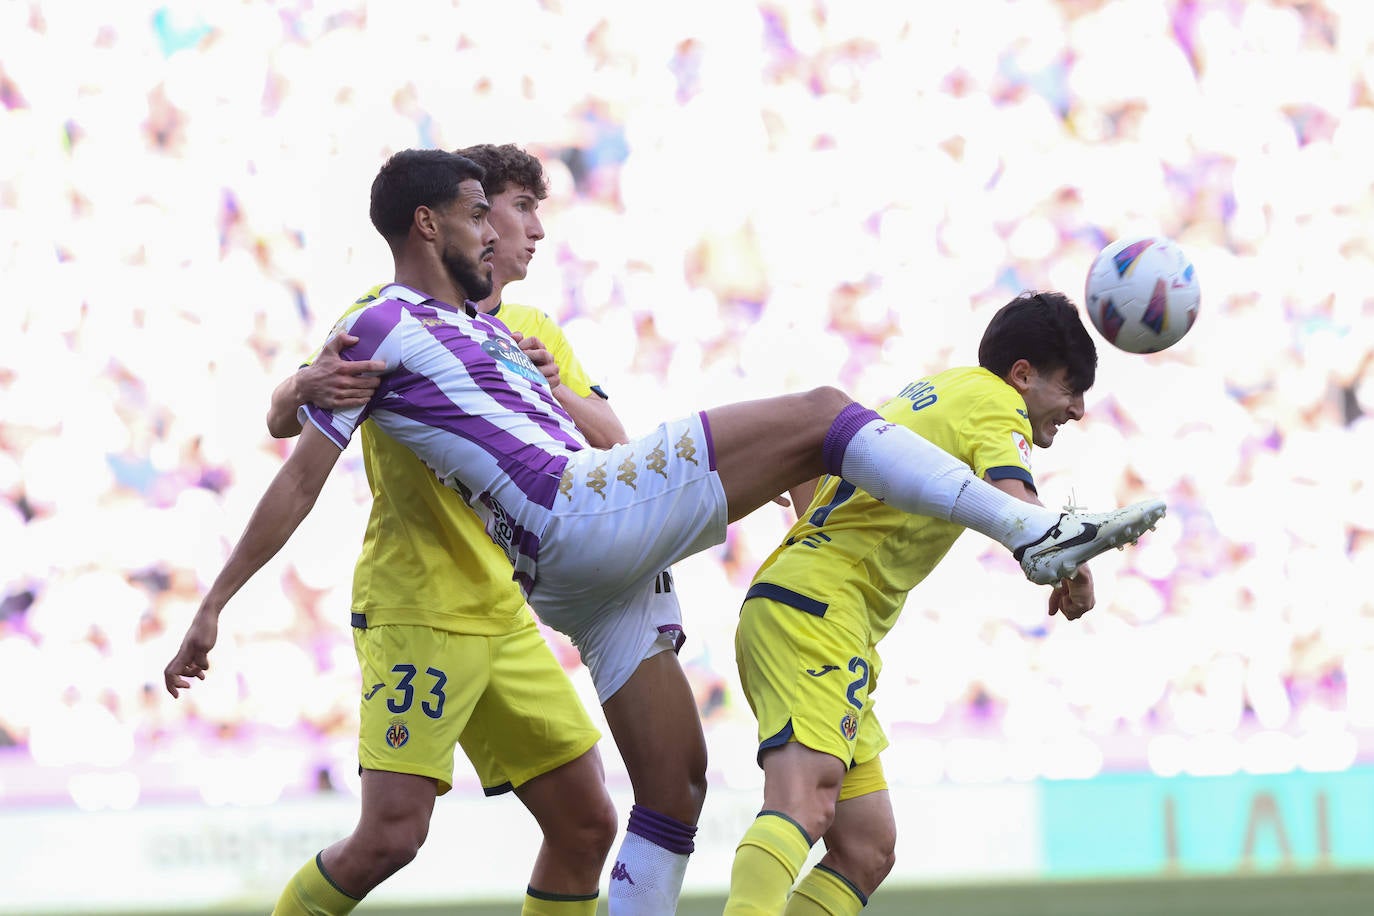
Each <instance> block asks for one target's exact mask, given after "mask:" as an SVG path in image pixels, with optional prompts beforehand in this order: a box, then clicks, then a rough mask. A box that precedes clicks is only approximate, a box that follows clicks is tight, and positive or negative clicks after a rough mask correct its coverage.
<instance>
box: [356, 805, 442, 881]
mask: <svg viewBox="0 0 1374 916" xmlns="http://www.w3.org/2000/svg"><path fill="white" fill-rule="evenodd" d="M428 835H429V822H428V820H425V819H419V820H412V821H398V822H395V823H391V824H386V825H384V826H383V827H381V828H380V829H377V830H369V831H367V832H366V833H364V834H363V836H362V837H358V835H357V834H356V833H355V834H354V836H355V838H358V839H362V840H363V843H364V844H365V846H366V855H367V857H368V858H369V859H370V860H371V861H372V862H373V863H375V868H376V869H377V871H378V872H379V873H380V874H381V875H382V876H383V877H388V876H390V875H394V874H395V873H396V872H398V871H400V870H401V869H402V868H405V867H406V866H407V865H409V864H410V863H411V862H412V861H413V860H414V859H415V856H416V855H417V854H418V853H419V852H420V847H421V846H423V845H424V843H425V838H426V837H427V836H428Z"/></svg>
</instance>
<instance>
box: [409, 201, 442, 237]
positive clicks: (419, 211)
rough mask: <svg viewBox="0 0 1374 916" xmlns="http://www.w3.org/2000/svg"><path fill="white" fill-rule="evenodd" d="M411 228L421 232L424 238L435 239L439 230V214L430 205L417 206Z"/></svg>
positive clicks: (412, 217)
mask: <svg viewBox="0 0 1374 916" xmlns="http://www.w3.org/2000/svg"><path fill="white" fill-rule="evenodd" d="M411 228H412V229H415V230H416V231H417V232H419V233H420V236H421V237H422V238H424V239H426V240H430V239H433V238H434V237H435V236H436V235H437V234H438V232H439V217H438V214H436V213H435V212H434V211H433V210H432V209H431V208H429V207H425V206H420V207H416V208H415V213H414V214H413V215H412V216H411Z"/></svg>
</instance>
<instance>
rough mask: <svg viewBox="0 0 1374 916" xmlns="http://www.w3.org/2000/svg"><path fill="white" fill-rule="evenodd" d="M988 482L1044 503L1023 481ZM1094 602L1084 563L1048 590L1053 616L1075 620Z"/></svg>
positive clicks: (1013, 493)
mask: <svg viewBox="0 0 1374 916" xmlns="http://www.w3.org/2000/svg"><path fill="white" fill-rule="evenodd" d="M988 483H990V484H992V485H993V486H994V487H996V488H997V489H999V490H1001V491H1002V492H1004V493H1007V494H1009V495H1011V496H1015V497H1016V498H1017V499H1020V500H1024V501H1026V502H1028V503H1034V504H1035V505H1037V506H1043V505H1044V503H1042V502H1040V498H1039V497H1038V496H1036V495H1035V491H1033V490H1032V489H1031V488H1030V487H1028V486H1026V484H1025V482H1024V481H1021V480H1016V479H1014V478H1006V479H1003V480H988ZM1096 603H1097V599H1096V597H1095V596H1094V595H1093V575H1092V572H1091V571H1090V570H1089V569H1088V567H1087V566H1086V565H1084V566H1080V567H1079V568H1078V572H1077V573H1076V574H1075V575H1074V577H1073V578H1072V579H1064V580H1063V581H1061V582H1060V583H1059V584H1058V585H1056V586H1055V587H1054V588H1053V589H1052V590H1051V591H1050V601H1049V614H1050V616H1051V617H1053V616H1054V615H1055V614H1056V613H1059V614H1063V615H1064V616H1065V617H1066V618H1067V619H1069V620H1077V619H1078V618H1079V617H1082V616H1083V615H1084V614H1086V613H1088V611H1091V610H1092V609H1093V606H1094V605H1095V604H1096Z"/></svg>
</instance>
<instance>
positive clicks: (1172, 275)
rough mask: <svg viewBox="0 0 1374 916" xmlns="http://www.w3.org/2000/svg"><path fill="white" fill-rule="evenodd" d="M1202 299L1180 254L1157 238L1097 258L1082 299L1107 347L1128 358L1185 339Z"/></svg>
mask: <svg viewBox="0 0 1374 916" xmlns="http://www.w3.org/2000/svg"><path fill="white" fill-rule="evenodd" d="M1201 296H1202V290H1201V289H1200V288H1199V287H1198V282H1197V271H1195V270H1194V269H1193V263H1192V262H1191V261H1189V260H1188V256H1187V255H1186V254H1184V253H1183V249H1181V248H1179V247H1178V245H1177V244H1175V243H1174V242H1172V241H1170V240H1169V239H1166V238H1163V237H1161V236H1131V237H1128V238H1123V239H1117V240H1116V241H1115V242H1112V243H1111V244H1110V245H1108V246H1107V247H1106V248H1103V249H1102V250H1101V251H1100V252H1098V255H1097V257H1096V258H1095V259H1094V260H1093V266H1092V267H1091V268H1090V269H1089V270H1088V285H1087V289H1086V290H1085V291H1084V297H1083V298H1084V300H1085V305H1086V307H1087V309H1088V317H1089V318H1090V319H1092V323H1093V327H1095V328H1097V330H1098V332H1099V333H1101V335H1102V336H1103V337H1104V338H1106V340H1107V343H1109V344H1112V345H1113V346H1115V347H1117V348H1119V349H1122V350H1125V351H1126V352H1128V353H1158V352H1159V351H1160V350H1163V349H1165V348H1167V347H1172V346H1173V345H1174V344H1176V343H1178V342H1179V341H1180V340H1181V339H1183V335H1184V334H1187V333H1188V330H1189V329H1190V328H1191V327H1192V326H1193V322H1194V321H1196V320H1197V308H1198V302H1199V300H1200V299H1201Z"/></svg>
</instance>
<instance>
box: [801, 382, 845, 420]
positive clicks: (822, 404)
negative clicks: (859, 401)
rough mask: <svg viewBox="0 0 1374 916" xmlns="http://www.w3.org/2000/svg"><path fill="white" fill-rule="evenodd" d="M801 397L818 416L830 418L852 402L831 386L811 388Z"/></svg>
mask: <svg viewBox="0 0 1374 916" xmlns="http://www.w3.org/2000/svg"><path fill="white" fill-rule="evenodd" d="M802 397H803V398H804V399H805V400H806V403H807V404H808V405H809V406H810V407H811V408H812V409H813V410H815V411H816V412H817V413H818V414H820V415H822V416H827V417H831V418H833V417H834V416H835V415H836V414H838V413H839V412H840V411H841V410H844V409H845V408H846V407H848V406H849V405H850V404H852V403H853V402H854V399H853V398H851V397H850V396H849V395H847V394H845V393H844V392H843V391H841V390H840V389H838V388H836V387H835V386H833V385H821V386H820V387H818V388H812V389H811V390H810V391H808V392H806V393H805V394H803V395H802Z"/></svg>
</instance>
